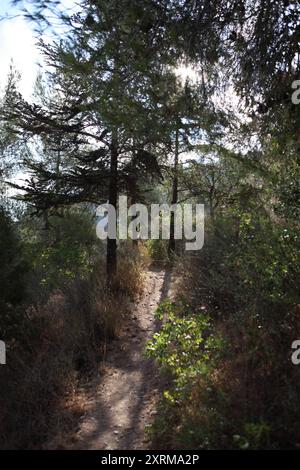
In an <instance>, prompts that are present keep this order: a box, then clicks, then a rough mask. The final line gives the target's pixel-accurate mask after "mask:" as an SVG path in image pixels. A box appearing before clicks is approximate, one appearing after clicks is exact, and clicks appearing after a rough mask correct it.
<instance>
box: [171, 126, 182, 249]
mask: <svg viewBox="0 0 300 470" xmlns="http://www.w3.org/2000/svg"><path fill="white" fill-rule="evenodd" d="M178 157H179V119H177V121H176V136H175V155H174V167H173V184H172V205H173V204H177V201H178ZM175 249H176V242H175V214H174V212H171V214H170V240H169V246H168V254H169V256H172V255H173V254H174V253H175Z"/></svg>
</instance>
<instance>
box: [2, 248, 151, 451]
mask: <svg viewBox="0 0 300 470" xmlns="http://www.w3.org/2000/svg"><path fill="white" fill-rule="evenodd" d="M120 251H121V250H120ZM103 266H104V263H103V262H102V261H101V260H99V262H98V263H97V266H96V267H95V269H94V272H93V273H92V274H91V276H90V278H89V279H86V280H80V279H77V280H74V281H72V282H70V283H69V284H67V285H66V286H65V287H64V288H63V289H61V290H56V291H55V292H52V293H51V295H50V297H49V298H48V300H47V302H46V303H43V302H38V301H37V302H36V303H35V304H34V305H30V306H27V307H26V308H25V307H24V308H23V310H22V312H20V314H21V316H22V318H23V320H22V323H21V324H20V328H19V331H18V332H16V334H15V337H14V338H13V339H11V341H10V342H9V344H8V345H7V349H8V353H7V365H6V366H5V367H1V370H0V373H1V376H0V387H1V398H0V402H1V403H0V448H1V449H40V448H44V447H45V446H46V445H47V442H49V441H51V440H52V441H53V440H55V438H57V436H59V435H61V434H63V433H64V432H66V431H67V430H70V429H72V427H73V426H74V424H75V423H76V421H77V420H78V418H79V416H80V415H81V413H82V411H83V410H82V406H81V403H80V402H79V401H77V400H76V396H77V392H78V390H79V388H80V387H82V385H83V384H84V382H85V381H87V380H88V379H89V377H91V376H92V375H93V374H95V373H97V372H99V363H100V361H101V359H102V358H103V355H104V352H105V348H106V343H107V342H108V341H109V340H110V339H111V338H112V337H114V336H115V335H116V334H118V329H119V327H120V325H121V322H122V317H123V316H124V315H126V313H128V311H129V309H130V306H131V302H132V300H133V299H134V296H135V295H136V293H137V292H138V291H139V290H140V289H141V288H142V276H141V267H142V264H141V259H140V257H139V255H138V254H136V253H135V254H134V253H132V252H131V251H130V250H129V251H128V248H126V255H125V254H124V250H122V251H121V253H120V262H119V270H118V275H117V276H116V279H115V280H114V283H113V286H112V287H111V286H110V287H108V284H107V281H106V275H105V272H104V267H103ZM56 440H57V439H56Z"/></svg>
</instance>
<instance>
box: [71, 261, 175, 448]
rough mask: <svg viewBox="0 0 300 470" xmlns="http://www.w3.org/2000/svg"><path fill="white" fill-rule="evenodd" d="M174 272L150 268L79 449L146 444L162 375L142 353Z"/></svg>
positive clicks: (110, 353)
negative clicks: (147, 426)
mask: <svg viewBox="0 0 300 470" xmlns="http://www.w3.org/2000/svg"><path fill="white" fill-rule="evenodd" d="M170 277H171V276H170V273H169V272H168V271H165V270H162V269H156V268H151V269H150V270H149V271H147V272H146V273H145V289H144V293H143V295H142V297H141V299H140V300H139V301H137V302H136V303H135V305H134V306H133V309H132V313H131V314H130V315H129V316H128V318H127V320H126V321H125V325H124V327H123V329H122V332H121V335H120V337H119V338H118V339H117V340H115V341H113V342H112V343H110V346H109V348H108V350H107V358H106V362H105V365H104V370H105V374H104V376H103V377H102V379H101V381H100V384H99V385H98V386H97V389H96V395H95V396H94V397H93V404H92V407H91V409H90V410H89V411H88V413H87V415H86V416H84V418H83V420H82V423H81V425H80V429H79V432H78V434H77V443H76V448H79V449H123V450H124V449H145V448H147V441H146V436H145V426H146V425H147V424H149V423H150V422H151V420H152V419H153V416H154V414H155V405H156V402H157V398H158V390H159V378H158V373H157V370H156V367H155V365H154V363H153V362H152V361H150V360H147V359H145V357H144V348H145V343H146V341H147V340H148V339H149V338H150V337H151V336H152V334H153V333H154V332H155V330H156V329H157V328H158V326H159V325H158V324H157V322H156V320H155V319H154V316H153V313H154V310H155V308H156V307H157V305H158V303H159V302H160V301H161V300H162V299H163V298H164V297H166V296H167V295H168V292H169V289H170Z"/></svg>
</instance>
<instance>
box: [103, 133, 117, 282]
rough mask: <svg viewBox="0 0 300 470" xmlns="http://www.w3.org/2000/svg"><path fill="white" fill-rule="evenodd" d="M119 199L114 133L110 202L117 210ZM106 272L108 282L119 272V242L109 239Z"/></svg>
mask: <svg viewBox="0 0 300 470" xmlns="http://www.w3.org/2000/svg"><path fill="white" fill-rule="evenodd" d="M117 198H118V143H117V136H116V133H115V132H113V133H112V140H111V152H110V180H109V196H108V202H109V204H111V205H112V206H113V207H114V208H115V209H116V210H117ZM106 272H107V278H108V281H110V280H111V278H112V277H113V276H114V275H115V274H116V272H117V240H116V238H109V237H108V238H107V252H106Z"/></svg>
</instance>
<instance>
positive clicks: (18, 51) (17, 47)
mask: <svg viewBox="0 0 300 470" xmlns="http://www.w3.org/2000/svg"><path fill="white" fill-rule="evenodd" d="M79 1H80V0H77V1H76V0H62V1H61V3H62V5H63V6H64V10H65V11H66V10H69V11H70V10H72V11H74V10H75V8H76V7H75V5H76V3H77V2H79ZM17 13H18V11H17V10H16V8H13V7H12V6H11V0H0V17H3V16H5V15H6V14H7V15H9V16H10V17H11V16H15V15H16V14H17ZM36 42H37V37H36V33H35V32H34V31H33V25H32V24H30V23H29V22H28V21H26V20H24V19H23V18H22V17H21V15H20V16H18V17H16V18H13V19H5V20H2V21H0V90H3V87H4V86H5V83H6V78H7V74H8V71H9V65H10V63H11V60H13V63H14V65H15V66H16V68H17V69H18V70H19V72H21V76H22V79H21V83H20V91H21V93H22V94H23V95H24V97H25V98H26V99H29V98H30V96H31V93H32V89H33V84H34V82H35V78H36V74H37V71H38V63H39V62H42V57H41V56H40V53H39V50H38V48H37V47H36Z"/></svg>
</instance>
